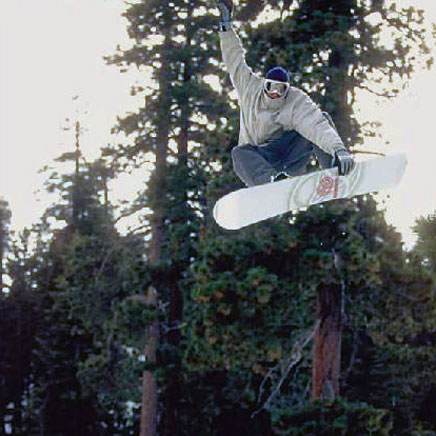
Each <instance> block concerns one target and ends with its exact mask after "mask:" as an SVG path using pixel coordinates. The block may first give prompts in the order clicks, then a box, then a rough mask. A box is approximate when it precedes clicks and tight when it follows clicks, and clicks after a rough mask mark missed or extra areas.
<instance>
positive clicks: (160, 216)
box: [139, 32, 171, 436]
mask: <svg viewBox="0 0 436 436" xmlns="http://www.w3.org/2000/svg"><path fill="white" fill-rule="evenodd" d="M170 44H171V36H170V34H169V32H167V33H166V35H165V40H164V43H163V47H162V65H163V67H162V70H161V73H160V75H159V88H160V89H161V90H162V93H161V105H160V108H161V113H160V116H159V122H158V125H157V129H156V130H157V138H156V168H155V175H154V176H155V188H154V191H153V193H152V195H150V200H151V206H152V208H153V209H154V213H153V217H152V220H151V232H152V240H151V247H150V256H149V263H150V265H157V264H158V263H159V262H160V260H161V257H162V253H161V252H162V241H163V239H164V220H165V210H164V206H163V204H164V201H163V199H164V198H165V194H166V177H167V176H166V167H167V154H168V138H169V129H170V125H169V123H170V106H171V95H170V92H171V91H170V89H171V79H170V71H169V69H168V66H169V65H170V62H169V60H168V59H166V54H167V53H168V52H169V46H170ZM157 301H158V290H157V288H156V287H155V286H153V285H152V286H149V288H148V289H147V295H146V304H147V305H148V306H149V307H150V309H151V310H156V307H157ZM154 318H155V317H154ZM145 337H146V341H145V345H144V357H145V362H146V364H147V365H148V366H149V367H151V368H150V369H146V370H145V371H144V372H143V375H142V405H141V416H140V429H139V436H156V434H157V421H158V419H157V415H158V407H157V406H158V388H157V382H156V378H155V376H154V373H153V367H154V366H155V365H156V348H157V345H158V342H159V324H158V321H157V320H156V318H155V320H154V321H153V322H152V324H151V325H150V326H148V327H147V330H146V333H145Z"/></svg>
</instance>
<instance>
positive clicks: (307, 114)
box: [220, 29, 345, 155]
mask: <svg viewBox="0 0 436 436" xmlns="http://www.w3.org/2000/svg"><path fill="white" fill-rule="evenodd" d="M220 39H221V51H222V55H223V59H224V62H225V64H226V66H227V70H228V72H229V74H230V78H231V81H232V83H233V86H234V87H235V89H236V92H237V93H238V100H239V106H240V110H241V114H240V117H241V119H240V132H239V143H240V144H243V143H249V144H252V145H259V146H261V145H264V143H265V141H267V140H268V139H271V138H273V137H275V136H278V135H280V134H281V133H282V132H283V131H285V130H296V131H297V132H298V133H300V134H301V135H302V136H304V137H305V138H307V139H308V140H309V141H311V142H313V143H314V144H316V145H317V146H318V147H320V148H321V149H322V150H324V151H325V152H327V153H329V154H331V155H334V152H335V151H338V150H343V149H344V148H345V147H344V144H343V142H342V140H341V138H340V137H339V135H338V133H337V132H336V130H335V129H334V128H333V127H332V126H331V125H330V123H329V122H328V121H327V119H326V118H325V117H324V115H323V114H322V112H321V110H320V109H319V108H318V106H317V105H316V104H315V103H314V102H313V101H312V100H311V99H310V97H309V96H308V95H307V94H306V93H304V92H303V91H301V90H300V89H298V88H295V87H292V86H291V88H290V89H289V92H288V93H287V94H286V95H285V96H283V97H281V98H277V99H271V98H269V97H268V96H267V95H266V94H265V92H264V89H263V82H264V80H265V79H264V78H262V77H260V76H258V75H257V74H254V73H253V71H252V69H251V68H250V67H249V66H248V65H247V63H246V62H245V52H244V49H243V48H242V45H241V41H240V39H239V37H238V36H237V34H236V33H235V31H234V30H233V29H231V30H229V31H227V32H220Z"/></svg>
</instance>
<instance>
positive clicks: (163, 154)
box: [107, 1, 225, 435]
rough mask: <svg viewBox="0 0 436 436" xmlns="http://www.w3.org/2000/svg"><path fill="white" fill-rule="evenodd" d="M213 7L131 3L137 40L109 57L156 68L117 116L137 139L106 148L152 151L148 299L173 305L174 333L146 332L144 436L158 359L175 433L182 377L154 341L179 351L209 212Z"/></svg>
mask: <svg viewBox="0 0 436 436" xmlns="http://www.w3.org/2000/svg"><path fill="white" fill-rule="evenodd" d="M208 9H209V4H208V3H207V2H195V3H194V2H191V1H176V2H141V3H138V4H136V5H132V6H131V7H130V8H129V9H128V10H127V11H126V14H125V15H126V17H127V18H128V20H129V22H130V27H129V33H130V35H131V37H132V38H133V39H134V40H135V45H134V47H133V48H132V49H131V50H127V51H125V52H123V53H120V54H118V55H116V56H114V57H113V58H112V59H111V62H114V63H118V64H120V65H125V64H132V63H135V64H136V65H138V66H141V67H142V66H148V67H152V68H153V71H152V78H153V82H152V85H151V86H150V88H149V89H148V90H147V91H148V95H147V98H146V106H145V107H144V108H141V109H140V110H139V112H138V113H136V114H133V115H131V116H129V117H127V118H125V119H123V120H120V123H119V126H118V128H119V129H120V130H123V131H124V132H126V133H132V132H135V133H136V137H135V138H134V141H133V144H132V145H129V146H123V147H121V148H119V149H118V150H112V151H109V150H108V151H107V154H110V153H111V154H112V155H113V156H114V157H119V158H123V159H125V160H126V162H127V167H129V166H135V165H137V164H140V163H141V162H142V161H143V159H144V158H145V157H146V156H148V155H149V154H150V153H151V154H152V155H153V160H154V162H155V166H154V169H153V174H152V176H151V179H150V181H149V184H148V188H147V191H146V192H145V193H144V196H143V197H142V199H141V200H139V201H138V203H139V204H142V205H143V207H148V208H150V209H151V210H152V215H151V217H146V220H147V221H148V222H149V225H150V235H151V242H150V246H149V255H148V262H149V264H150V266H151V267H152V268H154V269H158V270H161V273H160V274H157V275H156V276H155V277H156V279H155V280H154V282H153V285H152V286H151V287H150V288H149V289H148V291H147V297H146V301H145V304H147V305H149V306H151V307H154V308H155V309H156V308H157V306H158V304H161V305H166V304H167V303H168V311H167V313H166V314H165V323H166V325H167V328H168V332H169V333H168V334H165V335H162V328H160V329H159V325H158V323H157V322H156V321H155V322H153V323H152V324H151V325H149V326H147V328H146V330H145V334H144V337H145V338H146V348H145V353H144V354H145V356H146V361H147V364H148V367H147V368H146V369H145V371H144V377H143V383H144V384H143V395H144V397H143V401H142V403H143V406H142V415H141V422H142V424H141V435H145V434H147V435H152V434H155V433H156V425H157V422H156V414H157V384H156V377H155V376H156V371H154V370H155V369H156V364H158V367H160V368H165V367H166V369H165V370H164V371H167V376H168V378H167V380H173V382H174V383H172V387H169V390H168V395H166V398H167V399H168V401H169V403H167V404H166V405H165V407H164V408H163V410H165V415H164V419H163V422H162V423H161V424H162V428H163V430H162V431H163V432H164V434H174V431H175V428H176V420H177V417H176V415H177V413H176V410H175V409H176V405H175V404H174V399H173V397H174V395H172V394H170V391H171V390H172V391H178V390H179V388H178V387H177V383H178V380H179V378H180V375H177V374H176V373H174V371H172V370H171V369H170V366H171V365H166V364H163V366H162V365H159V362H157V357H158V356H156V347H157V343H158V342H159V344H160V348H161V349H164V348H166V347H167V346H168V348H169V349H172V350H173V351H174V352H175V355H177V354H178V348H179V342H180V334H179V333H178V329H179V324H180V323H181V320H180V317H181V313H182V301H183V299H182V295H181V289H180V284H179V281H180V279H181V277H183V275H184V274H185V273H186V269H187V267H188V265H189V262H190V260H191V258H192V256H193V253H194V251H195V244H196V241H197V240H198V235H199V224H198V223H199V217H203V216H204V214H205V210H204V200H203V199H202V198H204V193H203V192H202V191H203V188H202V185H203V184H204V175H203V170H202V169H201V167H200V168H199V165H198V163H197V161H196V159H197V158H198V157H199V156H200V155H201V147H202V146H203V144H206V143H208V144H210V146H211V147H213V146H215V144H218V142H219V139H218V138H214V137H213V136H212V133H211V131H209V130H206V129H204V127H205V125H206V124H207V123H212V125H219V124H221V123H223V122H225V120H223V119H222V114H223V113H225V106H224V100H223V98H221V97H220V96H218V95H217V94H216V92H214V91H213V90H212V89H211V88H210V87H209V86H208V85H207V84H206V83H205V82H204V79H203V77H204V76H207V75H208V74H212V73H215V72H218V68H217V66H216V65H215V64H214V63H213V62H210V58H211V57H216V56H217V52H216V44H215V40H214V38H213V37H212V36H213V33H214V29H213V28H212V26H211V21H212V20H211V17H210V16H209V15H208V14H207V13H206V12H207V10H208ZM152 37H154V38H152ZM159 38H160V42H157V41H159ZM142 89H144V88H142ZM211 130H212V129H211ZM200 145H201V147H200ZM163 276H167V277H171V282H169V281H166V282H165V281H164V280H162V277H163ZM160 327H162V324H161V325H160ZM158 330H160V334H158ZM166 344H167V345H166ZM176 360H179V358H177V357H176ZM162 363H163V362H162ZM177 367H179V365H175V368H177ZM168 371H170V372H171V371H172V374H171V375H170V374H169V373H168ZM177 371H178V370H177Z"/></svg>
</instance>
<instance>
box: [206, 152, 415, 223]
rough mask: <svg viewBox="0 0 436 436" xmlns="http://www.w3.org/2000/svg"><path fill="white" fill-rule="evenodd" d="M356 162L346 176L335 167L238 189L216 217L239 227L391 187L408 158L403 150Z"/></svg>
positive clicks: (223, 202) (217, 208) (218, 205)
mask: <svg viewBox="0 0 436 436" xmlns="http://www.w3.org/2000/svg"><path fill="white" fill-rule="evenodd" d="M355 163H356V164H355V166H354V168H353V170H352V171H351V172H350V173H349V174H348V175H346V176H339V175H338V168H337V167H335V168H329V169H326V170H320V171H315V172H313V173H309V174H304V175H302V176H296V177H290V178H288V179H284V180H280V181H277V182H271V183H266V184H264V185H258V186H253V187H249V188H242V189H238V190H237V191H234V192H231V193H229V194H227V195H225V196H224V197H222V198H221V199H219V200H218V201H217V202H216V204H215V207H214V209H213V216H214V218H215V221H216V222H217V223H218V224H219V225H220V226H221V227H223V228H224V229H227V230H237V229H241V228H242V227H245V226H248V225H250V224H254V223H257V222H259V221H263V220H266V219H268V218H272V217H274V216H277V215H280V214H283V213H285V212H289V211H298V210H300V209H302V208H306V207H308V206H311V205H313V204H318V203H323V202H326V201H331V200H335V199H339V198H351V197H354V196H356V195H361V194H368V193H371V192H376V191H380V190H383V189H387V188H392V187H394V186H395V185H397V184H398V183H399V182H400V180H401V178H402V177H403V175H404V172H405V169H406V165H407V158H406V155H405V154H404V153H398V154H392V155H388V156H383V157H379V156H377V157H371V158H367V157H366V158H363V159H362V158H357V157H356V158H355Z"/></svg>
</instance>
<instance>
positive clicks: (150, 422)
mask: <svg viewBox="0 0 436 436" xmlns="http://www.w3.org/2000/svg"><path fill="white" fill-rule="evenodd" d="M146 305H147V306H149V307H151V308H155V307H156V305H157V292H156V289H155V288H154V286H149V288H148V290H147V295H146ZM158 342H159V325H158V323H157V321H153V324H152V325H151V326H150V327H149V328H148V329H147V339H146V344H145V347H144V357H145V363H146V364H147V365H150V366H151V367H153V366H154V365H156V347H157V344H158ZM157 401H158V398H157V383H156V378H155V376H154V374H153V370H152V368H151V369H148V370H146V371H144V372H143V374H142V407H141V427H140V433H139V434H140V436H154V435H155V434H156V428H157Z"/></svg>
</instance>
